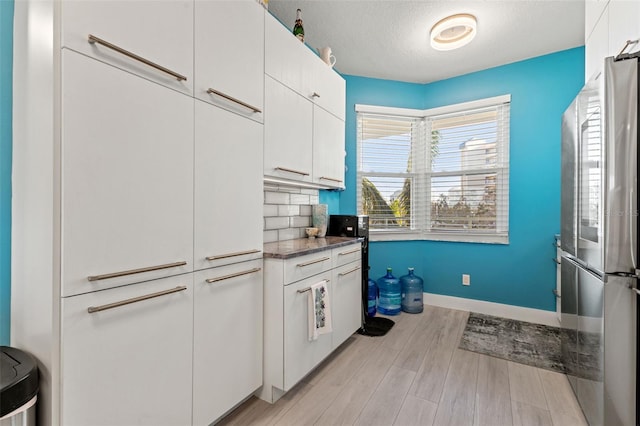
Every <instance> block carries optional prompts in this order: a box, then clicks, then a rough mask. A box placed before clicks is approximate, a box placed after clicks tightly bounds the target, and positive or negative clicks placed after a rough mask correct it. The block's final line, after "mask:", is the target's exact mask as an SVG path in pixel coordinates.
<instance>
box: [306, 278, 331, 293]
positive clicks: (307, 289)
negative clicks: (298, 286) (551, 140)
mask: <svg viewBox="0 0 640 426" xmlns="http://www.w3.org/2000/svg"><path fill="white" fill-rule="evenodd" d="M324 281H325V282H329V281H331V280H324ZM308 291H311V287H307V288H303V289H302V290H298V293H306V292H308Z"/></svg>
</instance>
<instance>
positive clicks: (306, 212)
mask: <svg viewBox="0 0 640 426" xmlns="http://www.w3.org/2000/svg"><path fill="white" fill-rule="evenodd" d="M311 215H312V212H311V206H300V216H311Z"/></svg>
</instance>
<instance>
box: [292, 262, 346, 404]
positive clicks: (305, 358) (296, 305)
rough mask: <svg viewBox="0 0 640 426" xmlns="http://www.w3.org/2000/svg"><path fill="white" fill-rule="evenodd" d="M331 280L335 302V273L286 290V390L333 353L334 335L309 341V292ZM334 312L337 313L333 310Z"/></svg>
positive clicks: (303, 282)
mask: <svg viewBox="0 0 640 426" xmlns="http://www.w3.org/2000/svg"><path fill="white" fill-rule="evenodd" d="M322 280H328V281H329V297H330V298H331V301H330V303H333V301H334V300H335V297H333V291H332V290H331V287H332V286H331V282H330V281H331V271H327V272H323V273H322V274H319V275H315V276H313V277H311V278H307V279H305V280H302V281H298V282H297V283H295V284H291V285H288V286H286V287H285V288H284V306H283V311H284V389H283V390H285V391H287V390H289V389H291V388H292V387H293V386H294V385H295V384H296V383H298V382H299V381H300V379H302V378H303V377H304V376H305V375H307V373H309V372H310V371H311V370H312V369H313V368H314V367H315V366H316V365H318V363H319V362H320V361H322V360H323V359H324V358H325V357H326V356H327V355H329V353H330V352H331V349H332V348H331V345H332V343H331V342H332V336H331V334H332V333H328V334H322V335H320V336H319V337H318V339H317V340H312V341H309V291H304V290H306V289H308V287H309V286H311V285H312V284H316V283H318V282H320V281H322ZM332 312H333V310H332Z"/></svg>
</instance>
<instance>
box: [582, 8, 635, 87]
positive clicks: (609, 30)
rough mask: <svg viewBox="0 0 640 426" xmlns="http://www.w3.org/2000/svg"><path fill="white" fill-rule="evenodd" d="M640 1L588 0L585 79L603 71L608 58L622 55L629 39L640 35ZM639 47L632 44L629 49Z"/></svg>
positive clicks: (586, 9)
mask: <svg viewBox="0 0 640 426" xmlns="http://www.w3.org/2000/svg"><path fill="white" fill-rule="evenodd" d="M638 16H640V2H638V1H627V0H587V2H586V3H585V81H587V80H589V79H590V78H593V77H595V76H597V75H598V73H599V72H602V70H603V67H604V58H606V57H608V56H616V55H618V54H619V53H620V52H621V51H622V49H623V48H624V46H625V44H626V42H627V40H637V39H639V38H640V20H639V19H638ZM637 50H638V45H637V44H636V45H632V46H631V47H630V48H628V49H627V50H626V51H625V53H629V52H634V51H637Z"/></svg>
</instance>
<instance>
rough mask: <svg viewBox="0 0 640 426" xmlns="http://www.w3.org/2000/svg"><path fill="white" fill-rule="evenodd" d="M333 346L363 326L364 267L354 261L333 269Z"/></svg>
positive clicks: (338, 344) (336, 345) (339, 343)
mask: <svg viewBox="0 0 640 426" xmlns="http://www.w3.org/2000/svg"><path fill="white" fill-rule="evenodd" d="M332 289H333V295H332V296H333V297H332V298H331V304H332V309H331V313H332V314H333V347H334V348H336V347H338V346H340V345H341V344H342V343H343V342H344V341H345V340H347V339H348V338H349V336H351V335H352V334H353V333H354V332H355V331H356V330H358V329H359V328H360V327H361V326H362V268H361V265H360V262H353V263H349V264H347V265H344V266H341V267H339V268H336V269H334V270H333V281H332Z"/></svg>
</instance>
